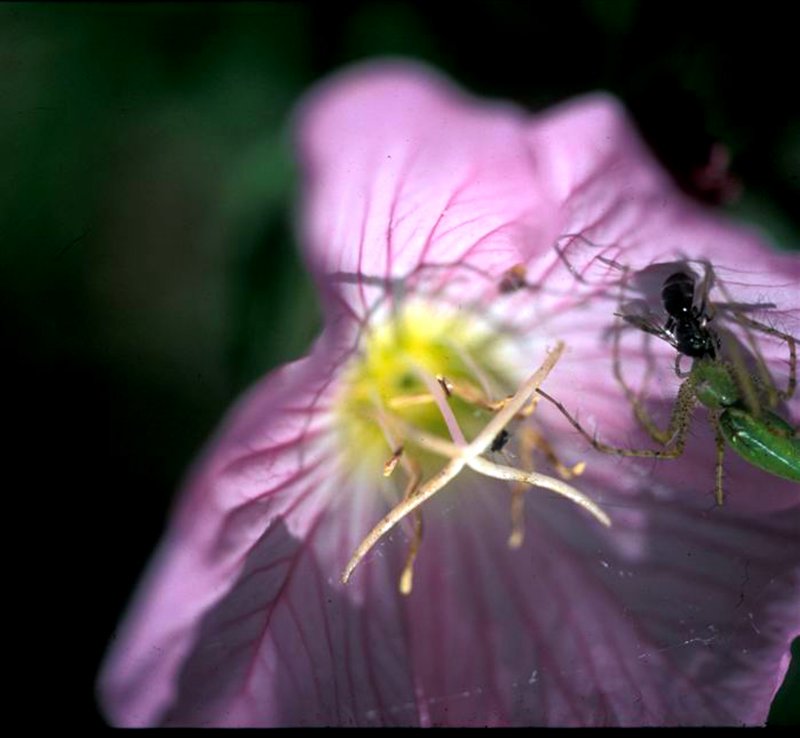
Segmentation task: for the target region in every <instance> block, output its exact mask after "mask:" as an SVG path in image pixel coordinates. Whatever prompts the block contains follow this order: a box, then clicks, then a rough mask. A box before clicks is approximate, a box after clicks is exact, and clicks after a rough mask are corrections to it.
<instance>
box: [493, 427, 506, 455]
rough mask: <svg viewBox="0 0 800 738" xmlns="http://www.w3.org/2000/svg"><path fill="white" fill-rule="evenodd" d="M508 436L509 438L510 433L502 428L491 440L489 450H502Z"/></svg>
mask: <svg viewBox="0 0 800 738" xmlns="http://www.w3.org/2000/svg"><path fill="white" fill-rule="evenodd" d="M509 438H511V434H510V433H509V432H508V431H507V430H506V429H505V428H503V430H501V431H500V432H499V433H498V434H497V435H496V436H495V437H494V440H493V441H492V445H491V446H490V447H489V450H490V451H492V452H495V453H496V452H498V451H502V450H503V448H504V447H505V445H506V444H507V443H508V440H509Z"/></svg>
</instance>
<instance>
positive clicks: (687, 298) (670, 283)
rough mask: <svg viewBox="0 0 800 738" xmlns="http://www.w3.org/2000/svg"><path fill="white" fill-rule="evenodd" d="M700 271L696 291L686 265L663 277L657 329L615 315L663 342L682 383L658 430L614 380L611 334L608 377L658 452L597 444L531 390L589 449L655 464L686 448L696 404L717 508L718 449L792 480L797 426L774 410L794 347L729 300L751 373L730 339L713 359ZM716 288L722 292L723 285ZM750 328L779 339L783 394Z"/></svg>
mask: <svg viewBox="0 0 800 738" xmlns="http://www.w3.org/2000/svg"><path fill="white" fill-rule="evenodd" d="M705 266H706V276H705V278H704V279H703V283H702V285H701V288H700V289H699V290H696V289H695V284H696V277H695V275H694V274H693V273H692V272H691V270H689V269H688V268H683V267H678V268H676V269H675V271H673V272H672V273H671V274H670V275H669V276H667V278H666V279H665V280H664V282H663V284H662V288H661V301H662V304H663V308H664V311H665V313H666V315H667V318H666V322H664V323H663V325H662V324H660V323H659V322H658V321H657V320H655V319H654V318H653V316H651V315H641V314H625V313H617V315H618V316H620V317H622V318H623V319H624V320H625V321H626V323H628V324H630V325H633V326H634V327H637V328H639V329H640V330H643V331H645V332H647V333H649V334H651V335H655V336H657V337H658V338H660V339H662V340H664V341H666V342H668V343H669V344H670V345H671V346H673V347H674V348H675V349H676V351H677V352H678V354H677V356H676V360H675V371H676V373H677V374H678V376H679V377H682V378H683V382H682V383H681V385H680V388H679V390H678V395H677V398H676V400H675V404H674V406H673V410H672V415H671V418H670V421H669V425H668V426H667V428H666V429H661V428H659V427H658V426H657V424H656V423H655V422H654V421H653V420H652V418H651V417H650V415H649V414H648V413H647V411H646V410H645V408H644V406H643V404H642V402H641V400H640V398H639V397H637V395H636V393H634V392H633V390H632V389H631V388H630V387H629V386H628V385H627V383H626V382H625V380H624V378H623V376H622V371H621V367H620V361H619V331H616V332H615V334H614V375H615V377H616V379H617V381H618V382H619V383H620V385H621V386H622V388H623V389H624V391H625V394H626V396H627V398H628V400H629V401H630V402H631V404H632V407H633V410H634V414H635V415H636V418H637V419H638V421H639V422H640V424H641V425H642V427H643V428H644V429H645V430H646V431H647V433H648V434H649V435H650V437H651V438H652V439H653V440H654V441H656V442H657V443H660V444H661V445H662V446H663V447H664V448H663V449H660V450H653V449H629V448H619V447H616V446H610V445H608V444H605V443H602V442H600V441H598V440H597V438H595V437H594V436H592V435H591V434H589V433H588V432H587V431H586V430H585V429H584V428H583V427H582V426H581V425H580V423H579V422H578V421H577V420H576V419H575V418H574V417H573V416H572V415H571V414H570V413H569V412H568V411H567V409H566V408H565V407H564V405H563V404H562V403H561V402H559V401H558V400H556V399H555V398H553V397H551V396H550V395H548V394H547V393H546V392H544V391H543V390H541V389H539V390H537V392H538V393H539V394H540V395H542V397H544V398H545V399H547V400H548V401H550V402H551V403H553V404H554V405H555V406H556V407H557V408H558V409H559V410H560V411H561V413H562V414H563V415H564V416H565V417H566V418H567V420H568V421H569V422H570V423H571V424H572V425H573V427H574V428H575V429H576V430H577V431H578V432H579V433H580V434H581V435H582V436H583V437H584V438H586V439H587V440H588V441H589V442H590V443H591V444H592V446H593V447H594V448H595V449H597V450H598V451H602V452H603V453H608V454H615V455H618V456H635V457H644V458H661V459H674V458H677V457H679V456H680V455H681V454H682V453H683V451H684V448H685V445H686V437H687V432H688V429H689V425H690V421H691V416H692V411H693V409H694V407H695V406H696V404H698V403H699V404H701V405H703V406H704V407H705V408H706V410H707V412H708V419H709V422H710V423H711V426H712V428H713V429H714V434H715V440H716V467H715V471H716V475H715V476H716V483H715V498H716V501H717V504H719V505H721V504H722V502H723V485H722V462H723V456H724V452H725V446H726V444H727V445H728V446H729V447H730V448H731V449H733V450H734V451H735V452H736V453H737V454H739V456H741V457H742V458H743V459H745V461H747V462H749V463H750V464H752V465H753V466H756V467H758V468H759V469H762V470H763V471H766V472H768V473H770V474H774V475H775V476H778V477H782V478H784V479H789V480H793V481H800V437H798V429H797V428H796V427H794V426H792V424H791V423H790V422H788V421H787V420H785V419H784V418H782V417H781V416H780V415H778V414H776V412H774V410H775V408H776V407H777V405H779V403H780V402H782V401H785V400H788V399H790V398H791V397H792V396H793V395H794V392H795V389H796V386H797V347H796V340H795V338H794V337H793V336H791V335H789V334H787V333H783V332H781V331H778V330H776V329H775V328H772V327H770V326H768V325H765V324H763V323H760V322H758V321H755V320H752V319H751V318H749V317H746V316H745V315H743V314H742V312H741V307H737V306H736V304H735V303H732V302H730V303H729V305H732V306H733V307H732V312H731V315H732V317H733V319H734V320H735V321H736V322H737V323H738V324H739V325H740V326H742V327H743V328H744V329H745V333H746V336H747V340H748V343H749V344H750V348H751V349H752V352H753V355H754V357H755V363H756V372H755V373H750V372H748V371H747V369H746V368H745V362H744V360H743V357H742V353H741V349H740V348H739V347H738V345H737V344H736V343H735V342H733V341H730V342H728V343H727V344H726V349H727V351H728V353H729V354H730V358H729V359H723V358H721V357H720V355H719V354H720V349H721V341H720V338H719V336H718V335H717V333H716V332H715V331H714V330H712V329H711V328H710V327H709V323H710V322H711V321H712V319H713V317H714V314H713V306H712V305H711V304H710V303H708V301H707V294H708V290H709V288H710V284H711V280H712V277H713V271H712V268H711V266H710V264H706V265H705ZM623 281H624V280H623ZM720 287H721V289H722V290H723V292H724V291H725V290H724V287H722V286H721V285H720ZM698 296H699V298H700V300H699V304H698V301H697V297H698ZM727 297H728V296H727V294H726V298H727ZM752 331H758V332H761V333H763V334H767V335H770V336H773V337H775V338H779V339H782V340H784V341H786V344H787V346H788V348H789V376H788V382H787V387H786V389H785V390H779V389H778V388H777V387H776V386H775V384H774V382H773V380H772V376H771V374H770V372H769V370H768V368H767V366H766V363H765V361H764V359H763V357H762V356H761V353H760V351H759V349H758V345H757V342H756V341H755V339H754V337H753V335H752ZM684 356H687V357H690V358H691V359H692V360H693V362H692V367H691V369H690V371H689V372H687V373H684V372H682V371H681V369H680V361H681V358H682V357H684Z"/></svg>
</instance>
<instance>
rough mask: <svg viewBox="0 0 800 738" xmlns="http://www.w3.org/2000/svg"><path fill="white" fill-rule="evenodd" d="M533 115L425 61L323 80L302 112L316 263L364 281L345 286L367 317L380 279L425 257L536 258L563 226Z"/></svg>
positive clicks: (441, 260)
mask: <svg viewBox="0 0 800 738" xmlns="http://www.w3.org/2000/svg"><path fill="white" fill-rule="evenodd" d="M527 125H528V123H527V116H525V115H524V114H523V113H522V112H521V111H519V110H517V109H516V108H514V107H512V106H509V105H505V104H499V103H493V104H490V103H486V102H479V101H477V100H475V99H473V98H470V97H468V96H467V95H465V94H463V93H461V92H458V91H456V90H454V89H453V88H452V86H450V85H449V84H447V83H446V82H445V80H443V79H442V78H441V77H439V76H438V75H436V74H435V73H433V72H432V71H429V70H427V69H425V68H424V67H421V66H414V65H410V64H393V63H385V64H377V65H375V64H373V65H366V66H364V67H362V68H360V69H359V68H357V69H356V70H355V71H349V72H348V73H346V74H344V75H342V76H340V77H339V78H334V79H332V80H331V81H329V82H327V83H324V84H323V85H322V86H321V88H320V89H318V90H317V91H316V93H315V94H312V95H311V96H310V97H309V99H308V101H307V103H306V104H305V106H304V107H303V108H302V110H301V114H300V116H299V130H300V134H299V142H300V147H301V154H302V159H303V163H304V165H305V173H306V188H305V192H304V199H303V203H304V213H303V217H302V219H301V223H302V227H303V235H304V240H305V245H306V250H307V254H308V256H309V259H310V261H311V265H312V268H313V269H314V270H315V271H316V272H317V273H318V275H319V276H320V278H321V279H323V280H326V278H327V279H328V280H329V279H330V277H331V275H336V276H342V277H345V278H346V277H347V276H348V275H349V276H351V277H352V278H353V279H355V280H356V284H353V285H349V286H348V285H346V284H342V285H340V289H339V296H340V297H341V298H343V299H344V300H345V302H346V304H347V305H348V306H349V308H350V310H352V311H353V312H354V313H355V314H357V315H364V314H365V313H366V312H367V311H368V310H369V308H370V306H371V305H372V304H373V303H374V302H375V295H374V289H373V290H371V289H370V288H371V287H372V286H374V285H375V284H377V286H378V287H379V288H380V289H383V288H384V287H385V285H386V284H387V283H388V281H389V280H391V279H393V278H402V277H404V276H407V275H409V274H411V273H412V272H414V271H415V270H418V269H419V268H420V267H421V266H422V265H429V266H430V265H434V264H435V265H446V264H452V263H461V262H463V261H464V260H465V259H466V258H467V257H468V256H469V257H470V258H473V257H474V256H475V255H476V254H478V253H479V254H481V258H482V265H483V267H484V268H486V269H489V270H491V267H492V264H494V263H502V264H504V265H505V266H503V267H502V269H505V268H506V267H507V265H509V264H514V263H517V262H520V261H525V259H524V258H523V257H522V256H521V254H523V253H524V252H525V251H526V250H528V249H529V248H534V247H536V246H538V245H540V244H549V243H550V242H552V239H553V238H554V237H555V236H556V235H557V234H558V233H559V229H560V225H561V224H560V223H558V222H557V220H556V219H555V217H554V214H557V212H558V211H557V209H556V208H554V207H553V205H554V204H555V203H553V202H552V200H551V199H550V197H549V193H548V192H547V191H545V190H543V189H542V178H541V177H540V176H539V172H538V168H539V167H538V164H537V155H538V154H537V152H534V151H532V150H531V147H530V145H529V142H528V130H527ZM529 244H530V245H529ZM502 269H501V271H502ZM498 273H499V272H498ZM323 284H324V286H325V287H326V288H329V286H330V285H329V283H328V282H327V281H324V282H323Z"/></svg>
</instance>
